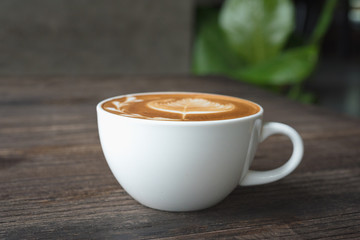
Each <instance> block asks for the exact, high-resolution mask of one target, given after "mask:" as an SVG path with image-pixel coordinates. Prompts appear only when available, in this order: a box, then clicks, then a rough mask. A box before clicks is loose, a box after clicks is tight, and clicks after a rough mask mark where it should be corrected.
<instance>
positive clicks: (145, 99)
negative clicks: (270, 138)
mask: <svg viewBox="0 0 360 240" xmlns="http://www.w3.org/2000/svg"><path fill="white" fill-rule="evenodd" d="M102 108H103V109H104V110H106V111H108V112H111V113H114V114H118V115H121V116H125V117H131V118H140V119H149V120H162V121H211V120H223V119H232V118H239V117H244V116H249V115H252V114H255V113H257V112H258V111H259V110H260V108H259V106H257V105H256V104H254V103H252V102H249V101H246V100H242V99H238V98H234V97H228V96H221V95H215V94H214V95H213V94H200V93H199V94H197V93H171V94H170V93H164V94H143V95H129V96H124V97H121V98H117V99H112V100H109V101H107V102H105V103H104V104H103V105H102Z"/></svg>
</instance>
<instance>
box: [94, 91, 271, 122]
mask: <svg viewBox="0 0 360 240" xmlns="http://www.w3.org/2000/svg"><path fill="white" fill-rule="evenodd" d="M151 94H209V95H217V96H225V97H233V98H237V99H241V100H245V101H248V102H251V103H253V104H255V105H256V106H258V107H259V108H260V110H259V111H258V112H256V113H254V114H251V115H249V116H245V117H238V118H231V119H221V120H205V121H164V120H157V119H142V118H132V117H126V116H121V115H118V114H114V113H111V112H108V111H106V110H105V109H103V108H102V104H103V103H105V102H107V101H110V100H112V99H116V98H121V97H125V96H130V95H131V96H135V95H151ZM96 110H97V112H98V114H99V112H102V113H105V114H107V115H109V116H110V115H111V116H114V117H119V118H122V119H127V120H129V121H141V122H143V123H155V124H164V125H167V124H168V125H192V124H193V125H204V124H221V123H230V122H238V121H245V120H248V119H252V118H257V117H259V116H262V115H263V112H264V109H263V108H262V106H261V105H260V104H258V103H255V102H253V101H251V100H248V99H245V98H239V97H234V96H229V95H224V94H218V93H208V92H188V91H157V92H138V93H128V94H122V95H118V96H113V97H109V98H106V99H104V100H102V101H100V102H99V103H98V104H97V105H96Z"/></svg>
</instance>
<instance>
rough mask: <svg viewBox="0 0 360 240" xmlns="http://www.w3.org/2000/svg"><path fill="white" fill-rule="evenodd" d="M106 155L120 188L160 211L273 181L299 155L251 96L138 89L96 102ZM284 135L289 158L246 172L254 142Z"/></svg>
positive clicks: (287, 131)
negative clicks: (275, 166)
mask: <svg viewBox="0 0 360 240" xmlns="http://www.w3.org/2000/svg"><path fill="white" fill-rule="evenodd" d="M96 110H97V119H98V129H99V137H100V142H101V146H102V149H103V153H104V155H105V158H106V161H107V163H108V165H109V167H110V169H111V171H112V173H113V175H114V176H115V178H116V179H117V181H118V182H119V183H120V185H121V186H122V187H123V189H124V190H125V191H126V192H127V193H128V194H129V195H130V196H132V197H133V198H134V199H135V200H137V201H138V202H140V203H141V204H143V205H145V206H148V207H151V208H155V209H159V210H165V211H194V210H201V209H205V208H208V207H211V206H213V205H215V204H217V203H219V202H220V201H222V200H223V199H224V198H226V197H227V196H228V195H229V194H230V193H231V192H232V191H233V190H234V189H235V188H236V187H238V186H251V185H259V184H265V183H270V182H274V181H277V180H279V179H281V178H283V177H285V176H287V175H288V174H289V173H291V172H292V171H293V170H294V169H295V168H296V167H297V166H298V164H299V163H300V161H301V159H302V156H303V142H302V139H301V137H300V135H299V134H298V133H297V132H296V131H295V130H294V129H293V128H291V127H290V126H288V125H285V124H282V123H276V122H268V123H263V120H262V118H263V108H262V107H261V106H260V105H259V104H256V103H254V102H251V101H248V100H245V99H240V98H235V97H230V96H224V95H217V94H205V93H192V92H151V93H137V94H128V95H122V96H117V97H113V98H108V99H105V100H103V101H101V102H100V103H99V104H98V105H97V107H96ZM273 134H282V135H285V136H288V137H289V138H290V140H291V142H292V144H293V152H292V155H291V157H290V159H289V160H288V161H287V162H286V163H285V164H284V165H282V166H281V167H278V168H276V169H273V170H267V171H253V170H250V165H251V163H252V161H253V158H254V155H255V152H256V149H257V147H258V144H259V143H261V142H262V141H263V140H265V139H266V138H267V137H269V136H271V135H273Z"/></svg>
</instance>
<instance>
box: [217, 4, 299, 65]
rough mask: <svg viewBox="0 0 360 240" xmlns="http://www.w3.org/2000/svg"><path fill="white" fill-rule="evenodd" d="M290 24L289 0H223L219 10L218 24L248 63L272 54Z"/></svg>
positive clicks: (292, 10) (291, 18)
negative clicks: (224, 0)
mask: <svg viewBox="0 0 360 240" xmlns="http://www.w3.org/2000/svg"><path fill="white" fill-rule="evenodd" d="M293 25H294V8H293V5H292V3H291V2H290V1H289V0H227V1H226V2H225V3H224V6H223V7H222V9H221V13H220V26H221V28H222V29H223V30H224V32H225V34H226V36H227V39H228V41H229V43H230V45H231V47H232V48H233V49H234V50H235V51H236V53H238V54H239V55H240V56H241V57H243V59H244V60H246V62H248V63H250V64H256V63H259V62H261V61H264V60H266V59H269V58H271V57H273V56H275V55H276V54H277V53H278V52H279V51H280V50H281V48H282V47H283V45H284V43H285V41H286V39H287V37H288V36H289V34H290V32H291V31H292V28H293Z"/></svg>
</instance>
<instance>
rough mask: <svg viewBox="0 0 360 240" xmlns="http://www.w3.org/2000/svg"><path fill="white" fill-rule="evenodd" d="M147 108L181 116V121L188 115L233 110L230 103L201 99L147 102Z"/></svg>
mask: <svg viewBox="0 0 360 240" xmlns="http://www.w3.org/2000/svg"><path fill="white" fill-rule="evenodd" d="M147 106H148V107H150V108H152V109H155V110H159V111H164V112H172V113H178V114H181V115H182V118H181V119H182V120H184V119H186V115H188V114H206V113H221V112H226V111H231V110H232V109H234V105H233V104H231V103H228V104H224V105H223V104H220V103H216V102H212V101H209V100H206V99H203V98H184V99H180V100H173V99H166V100H155V101H151V102H149V103H148V104H147Z"/></svg>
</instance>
